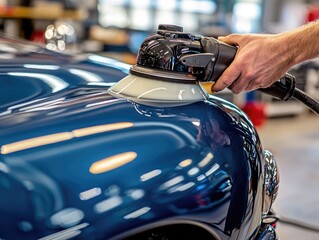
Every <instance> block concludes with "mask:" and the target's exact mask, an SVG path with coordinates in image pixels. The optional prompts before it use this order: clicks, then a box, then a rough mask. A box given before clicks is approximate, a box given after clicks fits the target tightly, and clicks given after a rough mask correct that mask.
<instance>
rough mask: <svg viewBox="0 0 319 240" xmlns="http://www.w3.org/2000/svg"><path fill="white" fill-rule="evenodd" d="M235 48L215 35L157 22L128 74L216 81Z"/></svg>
mask: <svg viewBox="0 0 319 240" xmlns="http://www.w3.org/2000/svg"><path fill="white" fill-rule="evenodd" d="M236 50H237V48H236V47H234V46H230V45H227V44H224V43H222V42H220V41H218V40H217V39H215V38H211V37H204V36H201V35H194V34H191V33H185V32H183V28H182V27H179V26H176V25H159V28H158V31H157V33H154V34H151V35H150V36H149V37H147V38H146V39H145V40H144V42H143V43H142V45H141V47H140V49H139V52H138V56H137V65H136V66H135V67H133V68H132V69H131V73H132V74H135V75H146V77H152V78H161V79H162V80H168V81H181V80H183V81H184V80H199V81H204V82H207V81H216V80H217V79H218V78H219V76H220V75H221V74H222V73H223V71H224V70H225V69H226V68H227V67H228V66H229V64H230V63H231V62H232V60H233V59H234V56H235V54H236ZM145 68H147V69H145ZM144 70H145V71H144ZM152 70H154V71H156V72H153V71H152ZM153 73H154V74H153ZM172 73H175V74H172ZM176 73H177V74H179V75H180V77H178V78H176Z"/></svg>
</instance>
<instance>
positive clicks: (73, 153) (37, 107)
mask: <svg viewBox="0 0 319 240" xmlns="http://www.w3.org/2000/svg"><path fill="white" fill-rule="evenodd" d="M74 85H75V84H74ZM76 85H77V87H76V88H72V87H70V88H65V89H63V91H58V92H53V91H51V92H50V94H46V95H45V96H43V97H40V98H39V97H36V98H29V97H28V101H23V103H20V104H16V101H11V102H8V103H7V106H6V110H4V111H3V112H2V113H1V114H0V115H1V117H0V146H1V155H0V184H1V188H0V192H1V193H0V194H1V196H3V197H1V200H0V212H1V215H2V218H1V220H0V226H1V228H3V229H6V231H4V232H6V233H5V234H4V235H3V236H1V237H4V238H6V237H10V236H16V237H17V238H18V237H21V236H23V237H24V238H25V239H28V237H29V238H30V239H32V238H35V237H36V238H39V237H44V236H47V235H50V236H54V234H58V233H59V232H61V231H64V230H65V229H73V230H74V229H75V230H74V231H77V234H79V233H78V232H79V230H80V234H82V236H84V239H85V237H89V236H95V237H96V238H97V239H99V237H103V238H107V239H108V238H111V237H114V236H117V235H118V234H120V233H123V232H124V233H125V232H129V231H131V230H132V229H135V228H138V227H141V226H147V225H148V224H152V223H154V222H157V221H165V219H172V218H173V219H176V218H177V219H178V218H184V219H189V220H194V219H196V220H200V221H204V222H205V221H206V222H207V223H208V224H210V225H211V226H213V227H214V228H215V229H216V232H219V234H221V235H222V236H225V239H226V238H228V237H229V236H230V234H232V233H234V232H236V231H237V230H236V229H237V227H238V225H240V224H241V223H242V221H243V219H244V218H245V217H246V216H248V215H250V214H249V212H251V211H253V209H252V205H253V204H252V203H253V202H254V199H255V197H256V195H257V194H258V186H257V185H260V182H258V181H257V183H256V181H255V184H253V183H252V178H259V174H260V168H261V167H260V154H261V146H260V142H259V139H258V135H257V133H256V131H255V129H254V127H253V125H252V124H251V122H250V121H249V120H248V118H247V117H246V116H245V115H244V114H243V113H242V112H241V111H240V110H239V109H238V108H236V107H235V106H234V105H232V104H230V103H228V102H226V101H224V100H222V99H219V98H217V97H210V99H209V100H207V101H205V102H198V103H194V104H190V105H186V106H182V107H173V108H154V107H148V106H144V105H140V104H136V103H133V102H130V101H128V100H126V99H117V98H114V97H113V96H111V95H109V94H108V91H107V90H108V87H106V86H99V85H90V86H88V85H87V84H83V85H81V84H76ZM29 99H30V100H29ZM259 187H260V186H259ZM231 209H233V210H234V209H236V211H231ZM13 213H17V214H13ZM249 219H250V220H251V221H253V218H251V217H249ZM93 229H94V231H93ZM1 230H2V229H1ZM70 231H71V230H70ZM92 231H93V232H94V233H92ZM89 234H93V235H89Z"/></svg>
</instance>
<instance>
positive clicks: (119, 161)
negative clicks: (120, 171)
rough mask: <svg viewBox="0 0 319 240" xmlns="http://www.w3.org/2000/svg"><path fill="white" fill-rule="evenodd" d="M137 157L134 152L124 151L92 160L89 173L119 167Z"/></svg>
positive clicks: (97, 172)
mask: <svg viewBox="0 0 319 240" xmlns="http://www.w3.org/2000/svg"><path fill="white" fill-rule="evenodd" d="M136 157H137V153H136V152H125V153H120V154H117V155H113V156H111V157H108V158H104V159H102V160H99V161H97V162H94V163H93V164H92V165H91V167H90V173H93V174H99V173H104V172H108V171H110V170H113V169H115V168H118V167H121V166H123V165H125V164H127V163H129V162H131V161H133V160H134V159H135V158H136Z"/></svg>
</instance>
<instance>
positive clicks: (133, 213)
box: [124, 207, 151, 219]
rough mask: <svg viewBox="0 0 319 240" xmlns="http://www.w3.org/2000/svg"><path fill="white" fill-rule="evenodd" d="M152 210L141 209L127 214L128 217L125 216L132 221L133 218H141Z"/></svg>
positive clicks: (147, 208)
mask: <svg viewBox="0 0 319 240" xmlns="http://www.w3.org/2000/svg"><path fill="white" fill-rule="evenodd" d="M150 210H151V208H150V207H143V208H140V209H138V210H136V211H134V212H132V213H130V214H127V215H126V216H124V218H125V219H132V218H137V217H139V216H142V215H144V214H145V213H148V212H149V211H150Z"/></svg>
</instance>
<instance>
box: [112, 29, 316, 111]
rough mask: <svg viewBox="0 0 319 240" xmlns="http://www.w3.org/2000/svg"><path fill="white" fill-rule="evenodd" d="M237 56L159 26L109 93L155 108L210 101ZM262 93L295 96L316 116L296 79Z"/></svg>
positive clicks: (211, 42) (234, 49) (226, 47)
mask: <svg viewBox="0 0 319 240" xmlns="http://www.w3.org/2000/svg"><path fill="white" fill-rule="evenodd" d="M236 52H237V47H236V46H232V45H228V44H226V43H223V42H221V41H218V40H217V39H215V38H213V37H205V36H201V35H194V34H191V33H187V32H183V28H182V27H180V26H176V25H164V24H162V25H159V27H158V30H157V32H156V33H153V34H151V35H150V36H148V37H147V38H146V39H145V40H144V41H143V43H142V44H141V46H140V49H139V52H138V55H137V63H136V65H134V66H132V67H131V68H130V74H129V75H128V76H127V77H125V78H124V79H122V80H121V81H119V82H118V83H117V84H115V85H114V86H112V87H111V88H110V89H109V93H110V94H112V95H113V96H116V97H124V98H126V99H129V100H131V101H133V102H136V103H140V104H144V105H149V106H156V107H171V106H180V105H185V104H190V103H194V102H197V101H202V100H205V99H207V98H208V97H209V94H210V93H211V86H212V84H214V83H215V82H216V81H217V80H218V78H219V77H220V76H221V74H222V73H223V72H224V70H225V69H226V68H227V67H228V66H229V65H230V64H231V62H232V61H233V59H234V57H235V55H236ZM260 90H261V91H262V92H264V93H267V94H270V95H271V96H273V97H275V98H278V99H281V100H284V101H287V100H289V99H290V98H292V97H295V98H298V100H300V101H302V102H303V103H304V104H305V105H307V106H308V107H310V108H311V109H312V110H314V111H315V112H316V113H318V112H319V110H318V109H319V107H318V102H317V101H315V100H314V99H311V98H310V97H309V96H307V95H306V94H304V93H303V92H301V91H300V90H299V89H297V88H295V78H294V77H293V76H292V75H290V74H285V76H283V77H282V78H281V79H279V80H278V81H277V82H275V83H274V84H273V85H271V86H270V87H268V88H263V89H260ZM314 108H317V109H316V110H315V109H314Z"/></svg>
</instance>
